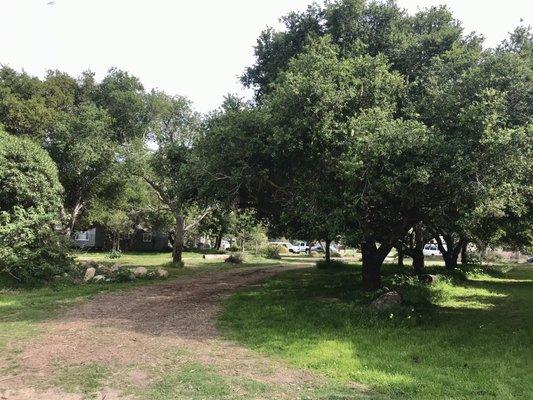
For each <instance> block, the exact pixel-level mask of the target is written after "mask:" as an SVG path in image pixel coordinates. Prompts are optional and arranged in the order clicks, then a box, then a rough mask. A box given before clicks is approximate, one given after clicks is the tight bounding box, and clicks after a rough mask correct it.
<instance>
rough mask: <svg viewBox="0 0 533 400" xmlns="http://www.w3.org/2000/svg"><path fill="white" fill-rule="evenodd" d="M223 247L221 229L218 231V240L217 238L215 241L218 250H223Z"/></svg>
mask: <svg viewBox="0 0 533 400" xmlns="http://www.w3.org/2000/svg"><path fill="white" fill-rule="evenodd" d="M221 247H222V230H220V232H218V235H217V240H216V243H215V248H216V249H217V250H221Z"/></svg>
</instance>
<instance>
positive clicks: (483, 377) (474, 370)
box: [223, 266, 533, 398]
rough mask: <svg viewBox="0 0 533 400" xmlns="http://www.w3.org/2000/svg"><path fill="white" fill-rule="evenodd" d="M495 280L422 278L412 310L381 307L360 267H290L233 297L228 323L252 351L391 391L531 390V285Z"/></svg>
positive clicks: (500, 393)
mask: <svg viewBox="0 0 533 400" xmlns="http://www.w3.org/2000/svg"><path fill="white" fill-rule="evenodd" d="M442 270H443V269H442V268H439V267H434V268H433V267H432V268H431V269H430V271H431V272H432V273H436V272H442ZM399 271H400V272H402V270H399V269H398V268H396V267H394V266H390V267H389V266H387V267H385V268H384V273H385V275H386V278H389V277H390V276H391V275H394V274H396V273H398V272H399ZM403 272H405V270H403ZM491 279H492V280H491V281H488V282H486V281H462V282H461V281H457V280H453V279H450V280H449V281H444V282H441V283H440V284H435V285H434V286H424V285H416V287H415V288H414V289H413V290H414V291H415V292H416V296H413V295H412V294H411V296H407V304H406V306H405V307H403V308H401V309H397V310H392V311H388V312H386V313H377V312H374V311H372V310H371V309H369V307H368V303H369V302H370V301H371V299H372V295H369V294H366V293H364V292H362V290H361V287H360V283H359V271H358V270H357V269H356V268H349V267H348V268H346V270H341V271H334V272H332V271H319V270H316V269H313V268H311V269H307V270H302V271H291V272H288V273H286V274H283V275H280V276H276V277H273V278H271V279H269V280H268V281H267V282H265V283H264V284H263V285H262V286H261V287H258V288H253V289H250V290H246V291H243V292H241V293H239V294H237V295H235V296H233V297H232V298H231V299H230V300H229V302H228V308H227V310H226V313H225V315H224V316H223V324H224V326H225V327H227V328H228V334H229V335H231V336H232V337H233V338H235V339H238V340H240V341H242V342H243V343H246V344H247V345H248V346H250V347H252V348H254V349H257V350H259V351H263V352H266V353H268V354H276V355H281V356H283V357H285V358H287V359H288V360H290V361H292V362H294V363H296V364H297V365H300V366H305V367H308V368H311V369H315V370H318V371H322V372H325V373H327V374H329V375H333V376H335V377H337V378H339V379H340V380H354V381H362V382H364V383H368V384H371V385H373V386H374V387H375V388H376V389H377V390H379V391H382V392H383V393H386V394H388V395H391V396H399V397H403V396H406V397H409V398H438V397H461V398H463V397H465V396H466V397H468V398H485V397H500V398H509V397H518V398H519V397H520V396H522V397H523V396H527V394H528V393H530V390H531V386H530V384H528V383H527V382H529V380H528V378H527V374H528V372H527V368H526V369H524V368H523V366H524V365H527V363H528V361H527V360H528V358H529V356H528V355H530V354H531V351H532V343H531V338H530V335H529V334H528V333H527V332H529V331H530V330H531V329H533V325H532V321H531V313H530V312H529V310H530V309H531V308H530V306H529V305H528V303H527V302H529V304H531V301H532V298H531V297H532V296H531V292H532V291H531V289H533V283H532V282H524V281H516V280H514V278H513V275H512V274H511V275H507V276H506V277H505V278H503V277H502V278H501V279H498V278H493V277H491ZM494 279H495V280H494ZM400 290H401V289H400ZM514 302H518V303H519V306H518V307H521V308H519V309H518V310H517V309H516V307H513V305H514V304H515V303H514ZM510 376H512V377H513V379H509V377H510Z"/></svg>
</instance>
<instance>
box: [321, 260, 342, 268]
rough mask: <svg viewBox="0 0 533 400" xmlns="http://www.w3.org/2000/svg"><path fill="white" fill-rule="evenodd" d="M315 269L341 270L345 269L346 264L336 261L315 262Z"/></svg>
mask: <svg viewBox="0 0 533 400" xmlns="http://www.w3.org/2000/svg"><path fill="white" fill-rule="evenodd" d="M316 267H317V268H318V269H326V270H335V269H343V268H346V267H347V264H345V263H343V262H342V261H338V260H331V261H326V260H320V261H317V262H316Z"/></svg>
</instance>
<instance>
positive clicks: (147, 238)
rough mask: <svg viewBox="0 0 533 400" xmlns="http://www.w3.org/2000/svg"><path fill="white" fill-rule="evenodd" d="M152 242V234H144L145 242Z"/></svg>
mask: <svg viewBox="0 0 533 400" xmlns="http://www.w3.org/2000/svg"><path fill="white" fill-rule="evenodd" d="M151 241H152V234H151V233H150V232H144V233H143V242H151Z"/></svg>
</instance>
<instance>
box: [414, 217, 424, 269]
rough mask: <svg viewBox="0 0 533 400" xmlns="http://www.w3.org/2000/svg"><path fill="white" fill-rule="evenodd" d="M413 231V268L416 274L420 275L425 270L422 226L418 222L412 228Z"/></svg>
mask: <svg viewBox="0 0 533 400" xmlns="http://www.w3.org/2000/svg"><path fill="white" fill-rule="evenodd" d="M414 233H415V247H414V249H413V254H412V255H411V256H412V258H413V269H414V272H415V274H416V275H422V274H423V273H424V270H425V265H424V244H425V243H424V242H425V240H424V233H423V231H422V226H421V225H420V224H418V225H417V226H415V229H414Z"/></svg>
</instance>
